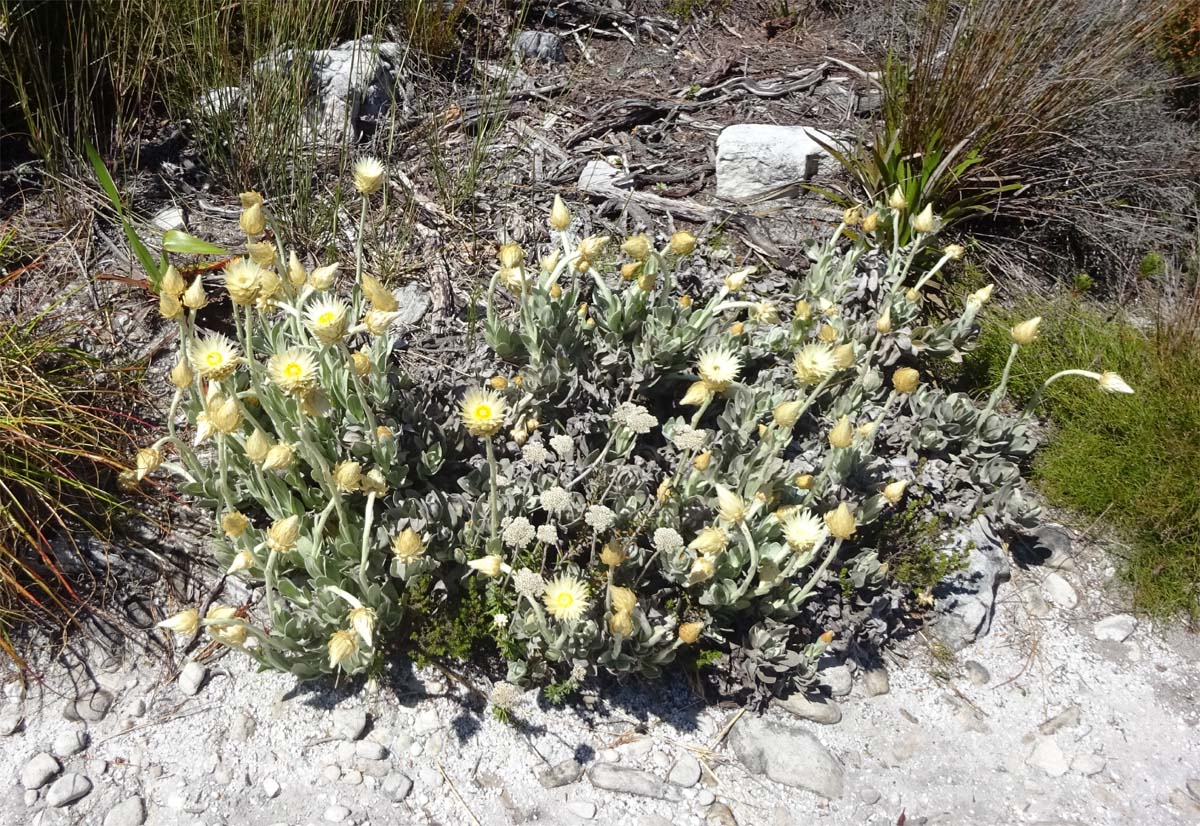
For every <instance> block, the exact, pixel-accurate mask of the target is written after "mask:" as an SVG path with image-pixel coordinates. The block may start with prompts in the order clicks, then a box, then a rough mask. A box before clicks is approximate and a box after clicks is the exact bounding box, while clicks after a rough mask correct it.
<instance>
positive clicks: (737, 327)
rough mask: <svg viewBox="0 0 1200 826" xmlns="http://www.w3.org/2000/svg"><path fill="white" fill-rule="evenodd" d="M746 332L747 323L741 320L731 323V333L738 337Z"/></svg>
mask: <svg viewBox="0 0 1200 826" xmlns="http://www.w3.org/2000/svg"><path fill="white" fill-rule="evenodd" d="M744 332H746V325H745V324H743V323H742V322H740V321H735V322H733V324H730V325H729V335H731V336H734V337H737V336H740V335H741V334H742V333H744Z"/></svg>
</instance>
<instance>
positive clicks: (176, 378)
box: [171, 358, 195, 390]
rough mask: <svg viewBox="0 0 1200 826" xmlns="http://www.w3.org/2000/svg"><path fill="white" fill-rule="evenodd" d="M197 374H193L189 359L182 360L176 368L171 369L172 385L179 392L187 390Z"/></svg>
mask: <svg viewBox="0 0 1200 826" xmlns="http://www.w3.org/2000/svg"><path fill="white" fill-rule="evenodd" d="M194 378H195V374H194V373H193V372H192V366H191V365H190V364H188V361H187V359H185V358H181V359H180V360H179V361H178V363H176V365H175V366H174V367H172V368H171V384H173V385H175V387H176V388H177V389H179V390H186V389H187V388H188V387H190V386H191V384H192V379H194Z"/></svg>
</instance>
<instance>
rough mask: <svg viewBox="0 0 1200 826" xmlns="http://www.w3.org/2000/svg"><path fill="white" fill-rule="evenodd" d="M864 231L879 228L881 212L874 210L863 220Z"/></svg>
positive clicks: (872, 230)
mask: <svg viewBox="0 0 1200 826" xmlns="http://www.w3.org/2000/svg"><path fill="white" fill-rule="evenodd" d="M862 228H863V232H874V231H875V230H877V229H879V213H878V212H872V213H871V214H869V215H868V216H867V217H866V218H863V222H862Z"/></svg>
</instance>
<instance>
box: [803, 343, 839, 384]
mask: <svg viewBox="0 0 1200 826" xmlns="http://www.w3.org/2000/svg"><path fill="white" fill-rule="evenodd" d="M792 370H793V372H795V374H796V382H797V383H798V384H800V385H809V384H818V383H819V382H821V381H823V380H825V379H827V378H829V377H830V376H832V375H833V374H834V373H836V372H837V358H836V356H834V353H833V348H832V347H830V346H829V345H828V344H824V343H816V344H806V345H805V346H804V347H802V348H801V349H800V352H798V353H796V358H795V360H794V361H793V362H792Z"/></svg>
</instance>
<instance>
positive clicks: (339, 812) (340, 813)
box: [325, 806, 350, 823]
mask: <svg viewBox="0 0 1200 826" xmlns="http://www.w3.org/2000/svg"><path fill="white" fill-rule="evenodd" d="M348 817H350V810H349V809H347V808H346V807H345V806H330V807H329V808H328V809H326V810H325V821H326V822H327V823H342V822H344V821H345V820H346V818H348Z"/></svg>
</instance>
